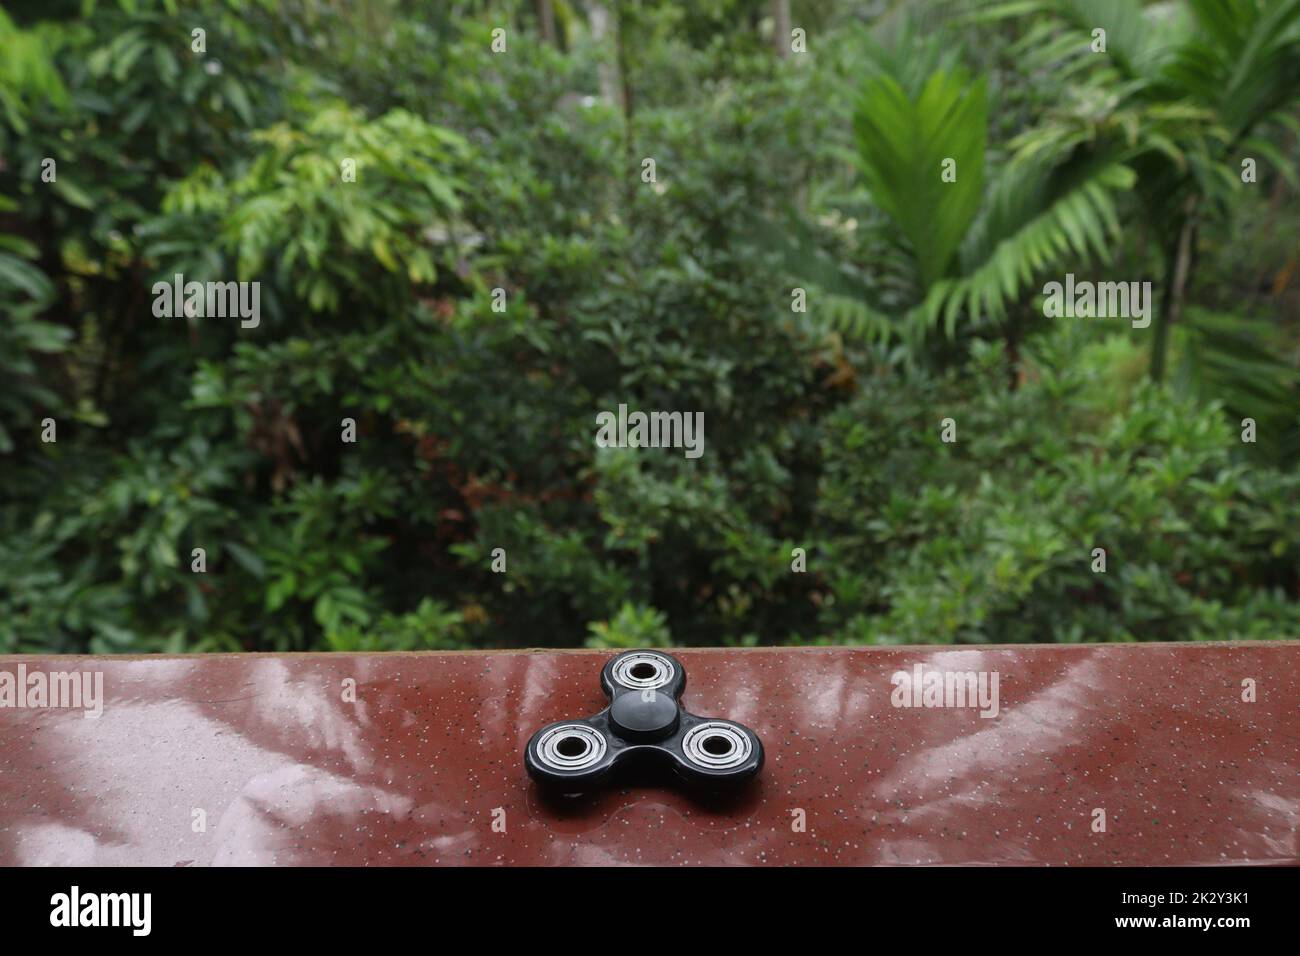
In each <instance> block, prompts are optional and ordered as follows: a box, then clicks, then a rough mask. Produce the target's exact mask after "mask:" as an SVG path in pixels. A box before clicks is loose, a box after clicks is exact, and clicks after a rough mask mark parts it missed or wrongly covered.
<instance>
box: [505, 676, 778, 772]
mask: <svg viewBox="0 0 1300 956" xmlns="http://www.w3.org/2000/svg"><path fill="white" fill-rule="evenodd" d="M600 686H601V689H602V690H604V692H605V694H606V696H608V697H609V699H610V700H609V706H608V707H606V708H605V709H604V710H602V711H601V712H600V713H599V714H596V715H595V716H593V717H583V718H580V719H578V720H563V721H560V722H559V723H555V724H548V725H547V726H545V727H543V728H542V729H541V730H539V731H537V733H535V734H533V737H532V739H531V740H529V741H528V746H527V747H526V748H525V750H524V766H525V767H527V768H528V773H529V775H530V776H531V777H532V778H533V779H534V780H536V781H537V782H538V783H539V784H541V785H542V786H545V787H547V788H548V789H553V790H558V791H559V792H562V793H578V792H581V791H584V790H590V789H592V788H593V787H596V786H598V785H600V784H601V783H602V782H604V780H605V779H606V778H607V777H609V776H610V774H611V773H613V772H614V770H615V769H616V768H622V767H625V766H629V765H633V764H637V765H640V764H642V763H648V764H658V765H660V766H663V767H666V768H668V769H670V770H671V771H672V773H673V774H674V775H675V776H676V777H677V779H678V780H680V781H682V782H684V783H686V784H689V785H691V786H695V787H702V788H706V789H729V788H732V787H735V786H738V785H739V784H742V783H744V782H746V781H747V780H751V779H753V778H754V777H755V776H756V775H757V774H758V771H759V769H760V768H761V767H762V766H763V744H762V741H760V740H759V739H758V735H757V734H755V733H754V732H753V731H752V730H750V729H749V728H748V727H745V726H742V725H741V724H738V723H736V722H734V721H730V720H719V719H717V718H715V717H696V716H695V715H694V714H691V713H688V712H687V711H686V709H685V708H683V707H682V704H681V696H682V691H684V690H685V689H686V670H685V669H684V668H683V667H682V664H681V661H679V660H677V659H676V658H675V657H672V656H670V655H668V654H662V653H660V652H659V651H625V652H624V653H622V654H619V655H617V656H615V657H614V658H612V659H610V660H609V661H608V662H606V664H605V666H604V668H603V669H602V670H601V672H600Z"/></svg>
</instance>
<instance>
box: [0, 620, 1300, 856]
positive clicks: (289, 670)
mask: <svg viewBox="0 0 1300 956" xmlns="http://www.w3.org/2000/svg"><path fill="white" fill-rule="evenodd" d="M674 653H676V654H678V656H679V657H680V658H681V660H682V661H683V663H684V664H685V666H686V669H687V672H688V674H689V675H690V679H689V683H688V685H687V687H686V693H685V696H684V697H683V702H684V703H685V705H686V706H687V708H688V709H690V710H692V711H694V712H696V713H705V714H713V715H717V716H725V717H728V718H731V719H734V720H738V721H740V722H742V723H745V724H747V725H749V726H750V727H753V728H754V730H756V731H757V732H758V733H759V735H760V736H761V737H762V739H763V743H764V745H765V746H766V748H767V765H766V766H765V768H764V770H763V773H762V775H761V776H760V777H759V779H758V781H757V782H756V783H755V784H754V785H753V786H752V788H751V789H750V790H749V791H747V792H746V793H745V795H744V796H742V797H741V798H739V799H736V800H732V801H731V802H729V803H726V804H711V803H700V802H699V801H697V800H693V799H692V798H691V797H689V796H688V795H686V794H682V793H678V792H676V791H674V790H671V789H667V788H659V787H654V786H648V787H637V788H623V789H616V790H612V791H610V792H606V793H603V794H600V795H597V796H594V797H590V798H585V799H582V800H568V801H560V802H558V803H557V802H547V801H544V800H543V799H542V798H541V797H540V795H539V794H538V792H537V790H536V789H535V787H534V785H533V784H532V782H531V781H530V780H529V779H528V777H527V775H526V774H525V772H524V768H523V765H522V762H521V754H522V750H523V747H524V744H525V743H526V741H527V740H528V738H529V736H530V735H531V734H532V733H533V731H534V730H536V729H537V728H538V727H540V726H541V725H543V724H545V723H548V722H550V721H553V720H558V719H561V718H565V717H567V716H571V715H574V714H587V713H595V712H596V711H598V710H599V709H600V708H601V707H603V706H604V705H605V698H604V695H603V694H602V693H601V690H600V687H599V685H598V682H597V675H598V674H599V671H600V668H601V665H602V664H603V663H604V661H605V660H606V659H607V658H608V657H609V656H610V655H608V654H604V653H597V652H518V653H516V652H499V653H465V654H401V655H398V654H394V655H356V656H353V655H293V656H270V655H244V656H209V657H181V658H144V659H141V658H134V659H130V658H69V657H64V658H12V657H11V658H0V671H8V672H9V673H10V674H15V673H16V671H17V666H18V664H19V663H20V662H21V663H23V664H25V665H26V667H27V669H28V670H29V671H33V670H37V669H40V670H42V671H45V672H50V671H56V670H62V671H67V670H75V669H89V670H97V669H98V670H102V672H103V674H104V698H105V703H104V712H103V715H102V716H101V717H99V718H98V719H85V718H84V717H83V715H82V712H81V711H77V710H54V709H34V708H26V709H13V708H5V707H0V740H2V741H3V752H2V753H0V864H9V865H12V864H53V863H65V864H105V865H117V864H139V863H143V864H150V865H159V866H177V865H182V866H183V865H209V864H215V865H220V864H270V863H278V864H355V865H361V864H367V865H383V864H416V865H425V864H510V863H529V864H539V863H540V864H574V863H578V864H587V863H596V864H600V863H624V862H630V863H666V864H683V863H712V864H789V863H840V864H864V863H980V864H991V863H1048V864H1053V865H1066V864H1068V865H1079V864H1109V863H1138V864H1198V863H1222V862H1256V863H1275V862H1296V861H1297V857H1298V856H1300V849H1298V846H1297V824H1298V823H1300V705H1298V703H1297V689H1298V688H1300V644H1297V643H1294V642H1292V643H1271V644H1252V645H1242V644H1235V645H1218V646H1213V645H1136V646H1134V645H1127V646H1116V645H1110V646H1086V647H1023V648H986V649H978V650H974V649H960V650H958V649H938V648H897V649H853V650H849V649H833V648H826V649H804V650H762V649H759V650H746V651H690V650H681V651H675V652H674ZM917 664H921V665H923V666H924V668H925V669H926V670H927V671H928V670H930V669H935V668H939V669H944V670H949V671H986V672H992V671H996V672H997V673H998V675H999V684H998V687H999V701H998V703H999V711H998V715H997V716H996V717H993V718H982V717H981V716H980V715H979V711H978V710H976V709H971V708H955V707H954V708H926V707H920V708H902V707H894V706H892V705H891V696H892V695H893V694H894V692H895V687H894V685H893V684H892V683H891V680H890V678H891V675H892V674H894V673H895V672H896V671H908V672H909V673H910V672H912V670H913V668H914V667H915V666H916V665H917ZM349 678H350V679H353V680H355V682H356V701H355V703H353V702H350V701H346V700H344V699H343V698H344V691H345V683H344V682H345V681H346V680H347V679H349ZM1248 679H1249V680H1253V681H1254V682H1255V694H1256V698H1257V699H1256V700H1255V701H1254V702H1246V701H1243V699H1242V697H1243V681H1246V680H1248ZM498 808H499V809H500V810H503V811H504V816H502V814H501V813H496V814H494V810H497V809H498ZM799 810H801V811H803V815H804V817H805V818H806V831H805V832H796V831H795V830H794V829H793V827H792V824H794V823H796V822H797V818H798V814H797V813H795V811H799ZM1096 810H1104V811H1105V817H1106V819H1105V826H1106V828H1105V832H1094V820H1096V819H1098V817H1097V816H1096V814H1095V811H1096ZM196 811H202V816H203V817H204V819H205V822H206V830H205V832H195V829H196V827H197V822H196V821H197V820H198V819H199V816H200V815H199V814H198V813H197V812H196ZM494 818H495V819H497V820H501V819H504V825H505V832H498V831H499V830H500V823H498V826H497V828H496V829H494V827H493V821H494Z"/></svg>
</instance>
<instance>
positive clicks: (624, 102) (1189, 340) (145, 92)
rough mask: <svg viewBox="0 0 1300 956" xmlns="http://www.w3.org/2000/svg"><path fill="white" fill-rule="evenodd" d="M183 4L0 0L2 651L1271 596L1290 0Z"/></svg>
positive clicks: (895, 632)
mask: <svg viewBox="0 0 1300 956" xmlns="http://www.w3.org/2000/svg"><path fill="white" fill-rule="evenodd" d="M181 6H182V5H180V4H175V3H171V2H164V0H133V2H127V0H120V2H111V3H110V2H100V3H85V4H81V3H58V2H56V3H54V4H48V3H42V4H37V3H35V2H29V0H24V2H18V3H15V4H9V5H6V11H5V13H3V14H0V45H2V46H3V49H4V53H5V56H4V57H3V58H0V169H3V172H4V174H5V175H4V178H3V181H0V194H2V195H0V311H2V312H3V315H4V321H3V322H0V487H3V488H4V490H5V494H4V498H3V500H0V653H4V652H11V651H24V652H28V651H30V652H42V651H92V652H125V651H130V652H154V651H193V650H199V651H211V650H222V651H233V650H274V651H293V650H312V649H332V650H345V651H370V650H420V649H427V648H456V647H520V646H536V645H554V646H579V645H582V644H584V643H585V644H586V645H588V646H592V647H609V648H615V647H633V646H662V647H667V646H673V645H719V644H721V645H750V644H759V643H763V644H771V643H782V642H788V643H806V642H819V641H848V642H882V643H894V642H902V641H909V642H911V641H938V642H972V643H983V642H994V641H996V642H1006V641H1033V640H1055V641H1080V640H1155V639H1158V640H1182V639H1205V638H1225V637H1245V638H1275V637H1282V636H1294V634H1295V633H1296V625H1297V623H1298V621H1297V614H1298V612H1297V608H1298V607H1300V579H1297V577H1296V568H1297V567H1300V561H1297V558H1300V544H1298V543H1297V529H1298V528H1300V520H1297V519H1300V510H1297V509H1300V494H1297V492H1298V491H1300V489H1297V487H1296V476H1295V472H1294V469H1293V467H1292V465H1293V463H1294V462H1295V461H1296V459H1297V458H1298V457H1300V416H1298V413H1297V395H1298V393H1300V390H1298V388H1297V375H1296V356H1297V354H1300V353H1298V352H1297V348H1298V347H1300V329H1298V328H1297V327H1296V324H1295V321H1294V316H1295V315H1296V314H1300V302H1298V301H1297V295H1298V294H1300V293H1297V291H1296V284H1295V279H1294V278H1293V277H1294V276H1295V275H1296V274H1298V273H1297V270H1300V260H1296V258H1295V254H1294V249H1295V247H1296V241H1295V240H1296V239H1297V238H1298V237H1300V225H1297V222H1296V221H1295V216H1294V208H1295V203H1294V183H1295V182H1296V181H1297V179H1300V176H1298V175H1297V172H1296V140H1295V138H1294V127H1295V126H1296V125H1298V124H1296V123H1295V122H1294V117H1293V116H1291V114H1289V113H1288V112H1287V110H1288V109H1289V108H1290V104H1293V101H1294V87H1296V86H1297V84H1296V83H1295V74H1294V67H1295V59H1294V54H1295V50H1296V48H1297V47H1296V44H1297V19H1296V17H1295V16H1294V10H1295V8H1296V7H1297V4H1296V3H1295V2H1292V0H1284V2H1280V3H1275V4H1265V3H1256V2H1254V0H1231V2H1229V0H1219V2H1215V3H1210V2H1188V3H1177V4H1148V5H1138V4H1131V3H1119V2H1107V3H1102V2H1084V0H1071V2H1066V0H1059V2H1047V0H1042V2H1038V0H1033V2H1026V3H1012V4H1007V3H1005V2H999V3H998V4H996V5H994V6H992V7H990V6H989V5H988V4H984V3H982V2H975V0H971V2H962V3H953V2H951V0H946V2H938V0H936V2H933V3H922V4H912V5H907V4H886V5H883V12H882V13H881V15H880V17H879V18H874V17H872V16H870V15H867V14H863V12H862V11H861V10H860V9H858V8H857V7H856V6H855V5H852V4H847V3H840V2H838V0H825V2H820V3H818V4H816V5H814V6H813V7H810V8H809V9H808V10H807V11H806V20H805V23H806V24H807V25H808V27H809V28H810V33H809V36H810V50H811V54H810V55H807V56H804V55H792V56H790V57H788V58H778V57H777V56H776V55H775V54H774V52H773V50H772V42H771V41H772V38H771V35H770V30H771V23H770V14H769V7H768V5H767V4H766V3H765V2H763V0H727V2H726V3H720V4H713V5H686V4H681V3H678V2H675V0H646V2H638V3H626V4H610V5H609V8H610V10H611V11H612V12H613V13H614V14H615V15H616V16H618V17H619V18H621V22H620V26H621V30H619V31H616V32H613V33H611V34H610V35H609V36H608V37H606V38H605V39H598V38H597V37H595V36H593V34H592V31H591V28H590V23H589V22H588V20H587V17H586V14H587V13H588V12H589V11H588V9H587V8H586V7H585V6H584V5H583V4H561V3H557V4H556V5H555V9H556V14H557V23H558V26H559V32H560V36H559V38H558V42H557V43H556V44H554V45H553V44H550V43H547V42H544V41H543V40H542V39H541V38H540V36H538V34H537V32H536V18H535V13H534V10H533V8H532V6H531V5H529V4H520V3H511V4H484V3H459V4H446V3H441V2H435V0H417V2H414V3H399V2H396V0H368V2H366V3H362V4H350V3H333V2H330V3H323V2H317V0H286V2H284V3H274V2H271V0H201V2H199V3H195V4H186V5H184V8H185V12H184V13H183V14H182V13H180V12H179V7H181ZM954 9H956V10H957V11H958V12H959V13H960V14H961V15H962V17H963V18H962V19H960V20H953V19H952V18H951V17H950V16H949V15H948V13H949V11H951V10H954ZM1030 13H1032V14H1033V15H1032V16H1029V15H1028V14H1030ZM1008 17H1017V18H1021V19H1020V20H1019V23H1021V24H1024V25H1025V26H1026V29H1025V30H1024V31H1023V32H1022V33H1020V34H1019V36H1018V37H1013V36H1012V33H1011V31H1009V30H1007V29H1006V24H1005V23H1004V21H1005V20H1006V19H1007V18H1008ZM503 22H504V23H506V24H507V25H508V26H509V28H510V30H509V37H510V39H509V52H508V54H497V53H494V52H493V51H492V50H491V47H490V45H489V44H490V39H491V30H492V29H493V28H494V27H495V26H497V25H499V24H501V23H503ZM1095 22H1104V23H1106V24H1107V25H1108V28H1109V37H1108V40H1109V45H1110V47H1109V48H1110V49H1111V50H1112V51H1113V55H1110V56H1107V57H1105V58H1098V57H1096V56H1095V55H1094V54H1092V53H1091V52H1090V51H1089V50H1088V46H1087V44H1088V34H1089V31H1090V29H1091V24H1093V23H1095ZM196 23H201V24H202V26H203V28H204V29H205V30H206V46H207V49H206V52H203V53H199V52H195V51H194V50H193V49H192V48H191V30H192V29H193V27H194V24H196ZM864 63H866V64H868V66H867V67H866V69H864V66H863V64H864ZM611 71H612V73H611ZM1198 71H1200V72H1198ZM611 77H612V79H613V82H610V80H611ZM1247 151H1248V152H1247ZM1242 155H1249V156H1252V157H1256V158H1258V159H1259V160H1260V164H1259V165H1260V181H1259V182H1258V183H1257V184H1253V185H1252V186H1250V187H1249V188H1247V187H1246V186H1245V185H1244V184H1242V183H1241V182H1240V181H1239V176H1238V171H1239V169H1240V159H1241V158H1242ZM47 158H54V159H57V164H58V175H57V179H54V180H52V181H47V180H45V179H43V178H42V171H43V167H44V161H45V160H46V159H47ZM645 158H653V159H654V160H655V161H656V168H657V177H656V180H655V181H654V182H645V181H643V180H642V178H641V169H642V161H643V160H644V159H645ZM947 158H952V159H955V160H956V173H957V178H956V181H955V182H952V183H946V182H943V181H942V179H941V173H942V171H943V167H942V161H943V160H944V159H947ZM348 161H355V181H352V179H351V178H350V176H349V175H347V174H348V173H349V172H350V170H351V167H350V165H349V163H348ZM1189 203H1190V205H1189ZM1189 227H1190V232H1189ZM1188 235H1190V237H1191V242H1190V243H1189V244H1187V245H1186V248H1187V249H1188V250H1190V252H1189V255H1190V257H1191V260H1192V262H1193V263H1194V266H1195V268H1193V269H1191V270H1190V274H1191V279H1190V280H1189V281H1188V283H1187V287H1186V289H1185V290H1184V292H1185V296H1184V298H1185V299H1186V303H1187V308H1186V309H1185V310H1184V313H1183V315H1184V318H1183V320H1182V321H1180V322H1179V323H1176V324H1175V327H1174V328H1173V330H1172V331H1171V332H1170V334H1169V335H1168V343H1169V345H1168V350H1169V357H1170V365H1169V367H1170V373H1171V374H1170V376H1169V379H1170V380H1169V382H1168V383H1166V384H1165V385H1162V386H1155V385H1152V384H1151V383H1149V382H1148V381H1147V380H1146V376H1145V375H1144V374H1143V367H1144V366H1145V365H1146V363H1147V362H1148V361H1149V359H1150V356H1151V354H1152V353H1153V352H1155V351H1157V350H1158V349H1157V347H1156V346H1154V345H1153V344H1152V343H1151V341H1150V340H1149V339H1148V338H1144V337H1140V336H1139V335H1138V334H1137V332H1138V330H1129V329H1127V328H1126V329H1124V331H1123V332H1117V327H1116V326H1110V327H1106V326H1102V325H1100V324H1095V325H1093V324H1087V323H1085V322H1078V323H1076V324H1075V325H1073V326H1069V327H1065V328H1062V325H1063V324H1064V322H1063V320H1057V321H1046V320H1043V319H1042V316H1041V310H1040V309H1039V308H1038V307H1037V303H1036V301H1035V300H1036V291H1037V287H1038V285H1039V283H1040V282H1042V281H1044V279H1045V278H1046V277H1054V278H1060V277H1061V276H1062V275H1063V274H1064V273H1066V272H1077V273H1080V274H1083V273H1084V272H1086V271H1088V270H1090V269H1094V268H1097V267H1099V265H1101V264H1104V267H1105V269H1106V270H1107V272H1108V273H1109V272H1110V271H1112V270H1113V271H1114V272H1115V273H1116V276H1117V277H1119V276H1122V277H1124V278H1126V279H1129V278H1131V279H1139V278H1146V277H1152V278H1153V279H1154V281H1156V282H1157V286H1158V287H1164V286H1167V285H1168V284H1169V283H1168V282H1166V281H1165V280H1166V279H1167V278H1168V277H1169V276H1170V274H1171V273H1170V271H1169V270H1170V266H1171V263H1172V262H1173V261H1174V260H1176V258H1177V256H1173V257H1172V258H1171V250H1172V251H1175V252H1176V250H1177V248H1178V240H1179V239H1180V238H1181V237H1183V236H1188ZM176 273H182V274H183V275H184V277H185V279H186V280H190V281H201V282H202V281H222V282H227V281H236V280H248V281H257V282H259V284H260V286H259V287H260V290H261V305H262V312H263V315H262V317H261V322H260V324H259V325H257V326H256V327H255V328H244V327H241V325H240V323H239V322H238V321H237V320H236V319H221V318H212V317H209V318H193V317H184V316H178V317H173V318H163V317H161V316H156V315H154V314H153V309H152V305H153V300H154V292H153V288H154V284H155V283H156V282H159V281H164V282H167V281H170V280H171V279H172V277H173V276H174V275H175V274H176ZM496 290H500V295H498V294H497V293H496ZM795 290H803V293H804V295H805V297H806V303H807V311H806V312H801V311H796V310H794V309H793V308H792V306H793V305H794V303H795V302H796V301H797V300H796V298H795V297H794V296H793V295H792V293H793V292H794V291H795ZM502 296H504V301H503V300H502ZM620 404H626V405H627V406H628V407H629V408H631V409H642V410H656V409H663V410H677V411H682V412H686V413H694V412H701V413H703V415H704V421H705V433H704V441H705V446H704V447H705V451H704V454H703V456H702V457H700V458H697V459H696V458H692V459H688V458H686V457H685V456H684V454H682V450H681V449H639V450H638V449H613V448H610V449H598V448H596V447H595V446H594V442H593V436H594V432H595V416H596V414H597V413H598V412H600V411H610V410H613V409H616V408H617V407H618V406H619V405H620ZM945 417H952V418H954V419H955V421H956V422H957V429H958V442H957V443H955V444H945V443H943V442H941V441H940V440H939V422H940V420H941V419H943V418H945ZM1246 417H1250V418H1253V419H1255V420H1256V422H1257V423H1258V430H1259V436H1260V437H1259V441H1258V443H1257V444H1255V445H1243V444H1242V442H1241V441H1240V437H1239V436H1240V427H1239V422H1240V421H1241V419H1243V418H1246ZM46 418H53V419H55V420H56V423H57V428H58V440H57V442H53V443H47V442H44V441H42V440H41V430H42V429H41V423H42V421H43V420H44V419H46ZM345 423H346V425H345ZM353 426H355V439H356V440H355V442H351V441H344V440H342V436H343V434H344V429H345V427H347V428H349V429H350V428H352V427H353ZM1094 547H1104V548H1106V549H1107V562H1108V567H1107V570H1106V572H1105V573H1104V574H1102V573H1097V572H1094V571H1093V570H1091V567H1090V565H1091V561H1092V558H1091V552H1092V549H1093V548H1094ZM796 548H802V549H804V550H805V551H806V552H807V562H808V563H807V570H806V571H803V572H800V571H796V570H793V569H792V561H793V557H794V551H795V549H796ZM196 549H202V550H203V559H204V561H205V564H206V570H205V571H204V572H203V573H199V572H198V571H196V570H195V562H196V560H197V559H196V557H195V550H196ZM498 555H500V556H501V560H504V561H505V564H506V567H505V569H504V571H503V570H501V568H500V567H499V565H498Z"/></svg>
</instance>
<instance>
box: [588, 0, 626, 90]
mask: <svg viewBox="0 0 1300 956" xmlns="http://www.w3.org/2000/svg"><path fill="white" fill-rule="evenodd" d="M587 22H588V24H589V25H590V27H591V38H592V39H593V40H594V41H595V42H596V44H597V46H601V47H605V49H602V51H601V57H600V62H599V63H598V64H597V65H596V78H597V79H598V81H599V82H600V98H601V99H603V100H604V101H605V102H606V103H608V104H609V105H610V106H619V107H620V108H622V105H621V104H620V102H619V101H620V99H621V98H622V96H621V92H620V91H621V88H622V83H621V82H620V81H619V76H618V62H617V60H616V59H615V58H613V57H610V56H609V55H608V47H607V46H606V45H605V43H604V41H605V40H606V39H607V38H608V37H609V35H610V34H611V33H612V32H613V31H614V30H615V29H617V27H616V25H615V24H614V19H613V17H611V16H610V13H609V9H608V8H607V7H606V6H605V5H604V4H603V3H592V4H591V5H590V6H588V7H587Z"/></svg>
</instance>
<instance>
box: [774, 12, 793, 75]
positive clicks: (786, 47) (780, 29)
mask: <svg viewBox="0 0 1300 956" xmlns="http://www.w3.org/2000/svg"><path fill="white" fill-rule="evenodd" d="M772 46H773V47H774V48H775V49H776V55H777V56H778V57H780V58H781V59H782V60H784V59H786V58H787V57H789V56H790V0H772Z"/></svg>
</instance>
